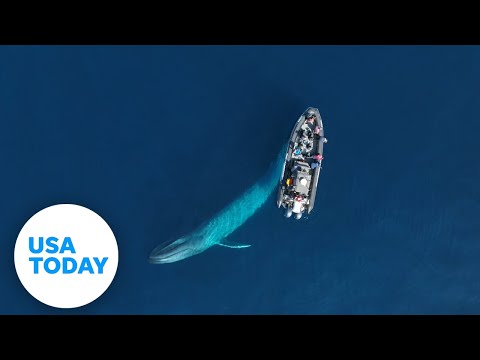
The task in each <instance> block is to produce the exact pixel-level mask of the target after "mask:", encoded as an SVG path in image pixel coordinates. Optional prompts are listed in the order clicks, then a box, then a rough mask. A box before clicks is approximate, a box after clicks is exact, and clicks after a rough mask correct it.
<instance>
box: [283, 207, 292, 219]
mask: <svg viewBox="0 0 480 360" xmlns="http://www.w3.org/2000/svg"><path fill="white" fill-rule="evenodd" d="M290 216H292V208H291V207H287V210H285V217H287V218H289V217H290Z"/></svg>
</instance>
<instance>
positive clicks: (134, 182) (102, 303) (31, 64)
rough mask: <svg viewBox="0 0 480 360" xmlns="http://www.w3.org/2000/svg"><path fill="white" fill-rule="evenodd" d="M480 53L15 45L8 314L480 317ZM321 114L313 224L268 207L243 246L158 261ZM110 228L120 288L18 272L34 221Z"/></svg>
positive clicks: (1, 279)
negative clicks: (43, 215)
mask: <svg viewBox="0 0 480 360" xmlns="http://www.w3.org/2000/svg"><path fill="white" fill-rule="evenodd" d="M479 84H480V47H463V46H442V47H435V46H284V47H281V46H251V47H249V46H229V47H227V46H205V47H204V46H192V47H190V46H177V47H176V46H157V47H153V46H152V47H135V46H124V47H102V46H94V47H83V46H76V47H40V46H34V47H6V46H4V47H0V160H1V164H2V170H3V171H2V176H1V179H0V191H1V198H2V201H1V202H0V216H1V219H2V221H1V224H0V239H1V243H0V255H1V261H0V293H1V294H2V296H1V297H0V313H2V314H467V313H475V314H478V313H480V295H479V294H480V263H479V259H480V241H479V240H480V223H479V221H478V219H479V214H480V191H479V185H478V184H480V166H479V161H478V158H477V157H478V156H479V154H480V142H479V140H478V136H479V134H480V122H479V119H480V86H479ZM308 106H315V107H318V108H319V109H320V111H321V114H322V117H323V120H324V125H325V131H326V136H327V138H328V139H329V142H328V144H327V145H326V148H325V154H324V155H325V160H324V164H323V170H322V175H321V177H320V181H319V191H318V194H317V203H316V207H315V210H314V212H313V214H311V215H310V216H309V218H308V219H302V220H301V221H294V220H293V219H286V218H284V217H283V212H282V211H281V210H279V209H277V208H276V205H275V199H274V197H271V199H270V200H269V201H267V203H266V205H264V206H263V207H262V208H261V209H260V210H259V211H258V212H257V213H256V214H255V215H254V216H253V217H252V218H250V219H249V220H248V221H247V222H246V223H245V224H244V225H243V226H242V227H241V228H239V229H238V230H237V231H236V232H234V233H233V234H232V235H231V240H233V241H236V242H239V243H248V244H252V246H251V247H250V248H247V249H238V250H236V249H228V248H224V247H219V246H214V247H212V248H210V249H208V250H207V251H205V252H204V253H201V254H199V255H196V256H194V257H191V258H189V259H186V260H183V261H180V262H177V263H173V264H165V265H152V264H149V263H148V262H147V258H148V255H149V253H150V251H151V250H152V249H153V248H154V247H155V246H156V245H158V244H159V243H161V242H163V241H165V240H173V239H176V238H178V237H180V236H182V235H185V234H187V233H190V232H191V231H193V230H194V229H195V228H196V227H197V226H199V225H200V224H201V223H203V222H205V221H207V220H208V219H209V218H210V217H211V216H213V215H215V214H216V213H217V212H218V211H219V210H221V209H222V208H223V207H225V206H226V205H228V204H229V203H230V202H231V201H233V200H234V199H236V198H237V197H238V196H240V195H241V194H242V192H243V191H245V190H246V189H247V188H248V187H249V186H251V185H252V184H254V183H255V181H257V179H259V178H260V177H262V176H264V175H265V174H264V173H265V171H266V169H267V168H268V166H269V164H270V163H271V161H272V160H273V159H274V158H275V156H276V155H277V153H278V151H279V150H280V148H281V147H282V145H283V144H284V142H285V141H286V140H287V137H288V135H289V133H290V131H291V128H292V126H293V124H294V122H295V121H296V120H297V118H298V116H299V115H300V114H301V113H302V112H303V111H304V110H305V109H306V107H308ZM56 203H75V204H79V205H83V206H86V207H88V208H90V209H92V210H94V211H95V212H97V213H98V214H99V215H101V216H102V217H103V218H104V219H105V220H106V221H107V222H108V223H109V225H110V227H111V228H112V230H113V231H114V233H115V235H116V238H117V242H118V246H119V266H118V271H117V275H116V277H115V279H114V281H113V283H112V285H111V286H110V288H109V289H108V290H107V291H106V292H105V293H104V294H103V295H102V296H101V297H100V298H99V299H97V300H96V301H94V302H93V303H91V304H89V305H87V306H84V307H82V308H79V309H73V310H60V309H55V308H51V307H48V306H46V305H44V304H42V303H40V302H38V301H37V300H36V299H34V298H33V297H31V296H30V295H29V294H28V293H27V292H26V290H25V289H24V288H23V286H22V285H21V283H20V281H19V280H18V278H17V275H16V272H15V267H14V263H13V249H14V244H15V240H16V237H17V235H18V233H19V231H20V229H21V227H22V226H23V225H24V223H25V222H26V221H27V220H28V218H30V217H31V216H32V215H33V214H34V213H36V212H37V211H39V210H41V209H43V208H44V207H47V206H49V205H53V204H56Z"/></svg>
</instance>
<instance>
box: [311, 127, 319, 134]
mask: <svg viewBox="0 0 480 360" xmlns="http://www.w3.org/2000/svg"><path fill="white" fill-rule="evenodd" d="M313 133H314V134H315V135H320V126H315V129H314V130H313Z"/></svg>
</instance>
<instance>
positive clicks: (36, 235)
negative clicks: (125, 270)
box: [14, 204, 118, 308]
mask: <svg viewBox="0 0 480 360" xmlns="http://www.w3.org/2000/svg"><path fill="white" fill-rule="evenodd" d="M14 259H15V269H16V270H17V275H18V277H19V279H20V281H21V283H22V285H23V286H24V287H25V289H26V290H27V291H28V292H29V293H30V294H31V295H32V296H33V297H34V298H36V299H37V300H39V301H41V302H42V303H44V304H47V305H50V306H53V307H56V308H76V307H80V306H84V305H86V304H89V303H91V302H92V301H94V300H95V299H97V298H98V297H100V296H101V295H102V294H103V293H104V292H105V291H106V290H107V288H108V287H109V286H110V284H111V283H112V281H113V278H114V277H115V273H116V272H117V266H118V247H117V241H116V240H115V235H114V234H113V232H112V230H111V229H110V227H109V226H108V224H107V223H106V222H105V220H103V219H102V218H101V217H100V216H99V215H97V214H96V213H95V212H93V211H92V210H90V209H87V208H85V207H83V206H79V205H73V204H59V205H53V206H50V207H47V208H45V209H43V210H41V211H39V212H38V213H36V214H35V215H33V216H32V217H31V218H30V219H29V220H28V221H27V222H26V224H25V225H24V226H23V228H22V230H20V233H19V235H18V238H17V242H16V244H15V252H14Z"/></svg>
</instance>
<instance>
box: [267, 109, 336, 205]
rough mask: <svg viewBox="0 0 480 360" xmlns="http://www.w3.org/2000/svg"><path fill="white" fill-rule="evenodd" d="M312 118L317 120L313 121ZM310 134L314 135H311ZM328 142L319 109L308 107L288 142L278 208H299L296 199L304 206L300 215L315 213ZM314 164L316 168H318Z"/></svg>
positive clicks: (279, 188)
mask: <svg viewBox="0 0 480 360" xmlns="http://www.w3.org/2000/svg"><path fill="white" fill-rule="evenodd" d="M312 115H313V116H312ZM312 119H314V120H313V121H312ZM310 131H313V132H314V133H313V134H311V133H310ZM306 134H308V135H306ZM326 142H327V139H326V138H325V133H324V128H323V121H322V118H321V115H320V112H319V110H318V109H317V108H313V107H309V108H307V109H306V110H305V111H304V112H303V114H302V115H300V117H299V118H298V120H297V122H296V123H295V125H294V127H293V129H292V132H291V134H290V137H289V140H288V144H287V150H286V153H285V159H284V164H283V169H282V173H281V176H280V181H279V184H278V191H277V206H278V207H279V208H280V207H281V206H282V205H283V206H284V207H285V208H287V210H288V209H289V208H290V209H291V208H292V207H293V206H294V205H295V208H296V209H298V204H296V203H295V201H296V199H297V197H298V198H300V197H301V198H302V204H303V206H302V211H301V213H307V214H310V213H311V212H312V210H313V208H314V206H315V199H316V196H317V187H318V181H319V178H320V171H321V168H322V166H321V164H322V160H323V148H324V144H325V143H326ZM318 158H319V159H320V160H318ZM314 163H316V164H314ZM315 165H317V166H316V167H315ZM289 181H290V183H289ZM292 201H293V202H292ZM287 213H288V211H287ZM290 213H291V211H290Z"/></svg>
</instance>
